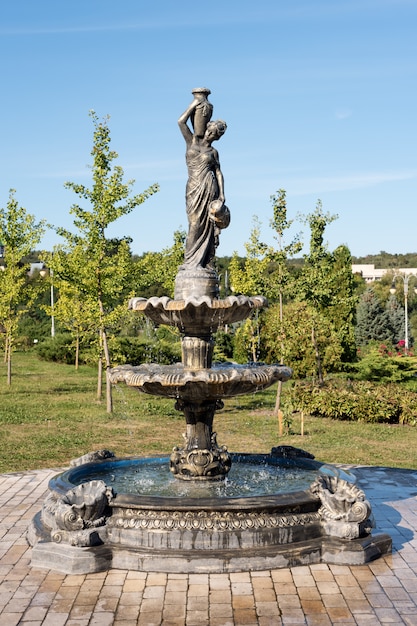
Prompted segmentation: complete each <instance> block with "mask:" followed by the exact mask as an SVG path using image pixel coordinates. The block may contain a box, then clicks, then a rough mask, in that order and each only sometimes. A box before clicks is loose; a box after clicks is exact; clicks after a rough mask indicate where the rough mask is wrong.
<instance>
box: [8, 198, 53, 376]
mask: <svg viewBox="0 0 417 626" xmlns="http://www.w3.org/2000/svg"><path fill="white" fill-rule="evenodd" d="M14 194H15V191H14V190H13V189H11V190H10V194H9V201H8V203H7V206H6V209H0V241H1V242H2V246H3V250H4V252H3V259H4V265H2V266H1V269H2V271H0V327H2V328H3V332H4V345H5V361H6V363H7V384H8V385H11V380H12V352H13V349H14V343H15V339H16V331H17V328H18V324H19V319H20V317H21V316H22V315H23V314H24V313H25V312H26V311H27V310H28V309H29V308H30V306H31V303H32V302H33V301H34V299H35V297H36V294H37V289H36V286H35V285H34V284H33V283H30V282H29V281H28V280H27V273H28V268H29V265H28V264H27V263H26V264H25V262H24V258H25V257H27V256H28V255H29V253H30V252H31V251H32V250H33V249H34V248H35V247H36V246H37V245H38V244H39V242H40V240H41V239H42V237H43V234H44V232H45V228H46V222H45V221H44V220H41V221H40V222H36V221H35V218H34V216H33V215H30V214H29V213H27V211H26V209H24V208H23V207H21V206H19V204H18V202H17V200H16V199H15V197H14Z"/></svg>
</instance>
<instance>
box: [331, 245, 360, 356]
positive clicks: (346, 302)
mask: <svg viewBox="0 0 417 626" xmlns="http://www.w3.org/2000/svg"><path fill="white" fill-rule="evenodd" d="M333 260H334V262H333V274H334V276H333V280H332V282H333V302H332V305H331V306H330V307H329V308H327V309H326V310H325V314H326V315H327V317H328V318H329V319H330V321H331V323H332V325H333V328H334V329H335V331H336V333H337V336H338V338H339V342H340V346H341V348H342V352H341V361H342V362H343V363H350V362H352V361H354V360H355V359H356V341H355V322H356V305H357V303H358V296H357V293H356V287H355V277H354V275H353V273H352V257H351V254H350V250H349V248H348V247H347V246H344V245H342V246H338V247H337V248H336V250H335V251H334V252H333Z"/></svg>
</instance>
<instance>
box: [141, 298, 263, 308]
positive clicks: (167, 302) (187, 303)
mask: <svg viewBox="0 0 417 626" xmlns="http://www.w3.org/2000/svg"><path fill="white" fill-rule="evenodd" d="M248 304H250V305H252V306H253V307H255V308H262V307H266V306H268V300H267V299H266V298H265V297H264V296H250V297H249V296H242V295H241V296H228V297H227V298H224V299H223V300H220V299H217V298H210V297H209V296H200V297H195V296H190V297H188V298H186V299H185V300H173V299H172V298H169V297H168V296H162V297H159V298H158V297H157V296H153V297H152V298H140V297H136V298H131V299H130V300H129V308H130V309H134V310H136V311H143V310H144V309H146V308H148V307H149V308H163V309H164V310H165V311H182V310H185V309H187V308H194V307H195V308H200V307H201V306H206V307H207V308H209V309H228V308H230V307H237V306H242V305H248Z"/></svg>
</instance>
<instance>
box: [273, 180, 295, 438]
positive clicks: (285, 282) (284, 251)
mask: <svg viewBox="0 0 417 626" xmlns="http://www.w3.org/2000/svg"><path fill="white" fill-rule="evenodd" d="M271 202H272V211H273V217H272V219H271V222H270V225H271V228H272V229H273V231H274V232H275V235H274V237H275V239H276V241H277V248H276V249H274V248H272V247H270V248H269V250H268V258H269V260H270V261H271V262H272V263H273V264H274V266H275V268H276V269H275V271H274V274H273V280H272V281H271V288H272V295H273V296H275V297H274V300H276V299H277V297H278V303H279V323H280V327H281V330H280V332H279V336H280V338H281V351H280V354H281V357H280V362H281V363H283V362H284V360H283V354H284V339H283V321H284V319H283V311H284V309H283V303H284V296H286V295H288V293H289V292H290V291H291V288H292V280H291V279H292V277H293V274H291V273H290V271H289V268H288V259H289V258H291V257H293V256H295V255H296V254H298V253H299V252H301V249H302V244H301V242H300V239H299V236H298V235H296V236H295V237H294V238H293V240H292V241H291V242H290V243H287V244H285V243H284V235H285V233H286V231H287V230H288V229H289V228H291V225H292V223H293V220H288V218H287V202H286V192H285V190H284V189H279V190H278V191H277V193H276V194H275V195H272V196H271ZM281 395H282V382H281V381H278V385H277V395H276V401H275V410H274V413H275V415H277V416H279V415H280V413H279V411H280V404H281ZM279 430H280V434H282V432H281V431H282V424H281V422H280V428H279Z"/></svg>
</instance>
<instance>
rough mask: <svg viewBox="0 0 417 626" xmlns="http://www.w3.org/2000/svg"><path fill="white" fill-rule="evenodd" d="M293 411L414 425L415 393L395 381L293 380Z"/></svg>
mask: <svg viewBox="0 0 417 626" xmlns="http://www.w3.org/2000/svg"><path fill="white" fill-rule="evenodd" d="M291 400H292V403H293V405H294V408H295V409H296V410H301V411H305V412H306V413H310V414H311V415H315V416H318V417H327V418H330V419H338V420H355V421H361V420H362V421H365V422H385V423H390V424H398V423H400V424H409V425H415V424H417V393H415V392H413V391H409V390H407V389H405V388H404V387H402V386H399V385H398V384H395V383H391V384H384V385H381V384H376V383H372V382H368V381H346V380H343V379H338V380H335V381H330V382H327V383H326V384H325V385H324V386H323V387H315V386H313V385H312V384H311V383H297V384H295V385H294V386H293V387H292V389H291Z"/></svg>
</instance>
